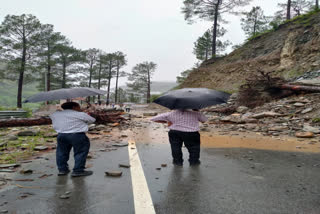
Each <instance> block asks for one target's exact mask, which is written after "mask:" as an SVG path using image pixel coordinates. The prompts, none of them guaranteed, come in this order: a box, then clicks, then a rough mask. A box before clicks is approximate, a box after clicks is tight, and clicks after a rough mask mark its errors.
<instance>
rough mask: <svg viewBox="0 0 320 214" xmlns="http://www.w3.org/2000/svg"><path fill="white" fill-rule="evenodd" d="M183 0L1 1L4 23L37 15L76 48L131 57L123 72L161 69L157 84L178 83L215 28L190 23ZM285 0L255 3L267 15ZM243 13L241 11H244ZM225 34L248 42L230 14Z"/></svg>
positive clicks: (1, 18) (235, 39) (228, 37)
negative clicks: (148, 65) (200, 41)
mask: <svg viewBox="0 0 320 214" xmlns="http://www.w3.org/2000/svg"><path fill="white" fill-rule="evenodd" d="M182 2H183V0H1V6H0V21H1V22H2V21H3V18H4V17H5V16H6V15H7V14H11V15H21V14H23V13H26V14H33V15H35V16H36V17H37V18H38V19H39V20H40V21H41V23H44V24H53V25H54V26H55V30H56V31H58V32H61V33H62V34H64V35H65V36H67V37H68V38H69V39H70V40H71V41H72V42H73V45H74V46H75V47H77V48H81V49H88V48H99V49H102V50H104V51H106V52H115V51H122V52H123V53H125V54H126V55H127V59H128V65H127V66H126V67H125V68H124V70H125V71H127V72H129V71H131V69H132V67H133V66H134V65H136V64H137V63H141V62H144V61H153V62H155V63H156V64H157V65H158V68H157V70H156V73H155V75H154V77H153V80H154V81H163V80H165V81H175V80H176V76H178V75H179V74H180V73H181V72H182V71H184V70H187V69H189V68H191V67H192V66H193V65H194V64H195V63H196V62H197V60H196V58H195V56H194V55H193V54H192V50H193V46H194V45H193V43H194V42H195V41H196V40H197V38H198V37H199V36H201V35H202V34H203V33H204V32H205V31H206V30H207V29H208V28H209V27H211V26H212V23H209V22H204V21H198V22H196V23H194V24H192V25H189V24H187V22H186V21H185V20H184V15H183V14H182V13H181V7H182V6H183V3H182ZM279 2H286V0H267V1H266V0H254V1H253V3H252V4H251V5H250V7H247V8H246V9H247V10H249V9H250V8H251V7H252V6H261V7H262V8H263V9H264V11H265V14H266V15H272V14H273V13H274V12H275V10H277V3H279ZM242 10H243V9H242ZM226 19H227V20H228V21H229V24H227V25H225V26H224V27H225V28H226V29H227V30H228V32H227V33H226V35H225V38H226V39H229V40H230V41H231V42H232V43H233V44H239V43H241V42H243V40H244V39H245V37H244V33H243V31H242V30H241V26H240V21H239V19H240V18H239V17H235V16H232V15H227V16H226ZM124 81H125V80H122V81H121V82H122V84H124Z"/></svg>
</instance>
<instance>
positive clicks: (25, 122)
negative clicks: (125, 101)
mask: <svg viewBox="0 0 320 214" xmlns="http://www.w3.org/2000/svg"><path fill="white" fill-rule="evenodd" d="M87 113H89V114H90V115H91V116H92V117H94V118H95V119H96V122H95V124H107V123H120V122H121V121H122V120H124V118H123V117H121V116H120V115H122V114H123V111H88V112H87ZM50 124H52V121H51V119H50V118H49V117H40V118H23V119H4V120H0V128H4V127H18V126H41V125H50Z"/></svg>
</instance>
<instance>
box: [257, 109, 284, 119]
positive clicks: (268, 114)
mask: <svg viewBox="0 0 320 214" xmlns="http://www.w3.org/2000/svg"><path fill="white" fill-rule="evenodd" d="M280 116H283V115H282V114H279V113H276V112H273V111H265V112H262V113H258V114H254V115H252V116H251V117H252V118H255V119H260V118H264V117H280Z"/></svg>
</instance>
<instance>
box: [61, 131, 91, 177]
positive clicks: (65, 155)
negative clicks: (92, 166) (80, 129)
mask: <svg viewBox="0 0 320 214" xmlns="http://www.w3.org/2000/svg"><path fill="white" fill-rule="evenodd" d="M57 141H58V146H57V151H56V161H57V166H58V170H59V171H68V170H69V166H68V160H69V155H70V151H71V148H73V153H74V168H73V171H74V172H82V171H83V170H84V169H85V166H86V160H87V155H88V152H89V149H90V141H89V138H88V137H87V136H86V134H85V133H59V134H58V137H57Z"/></svg>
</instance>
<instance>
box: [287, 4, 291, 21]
mask: <svg viewBox="0 0 320 214" xmlns="http://www.w3.org/2000/svg"><path fill="white" fill-rule="evenodd" d="M290 19H291V0H288V3H287V20H290Z"/></svg>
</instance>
